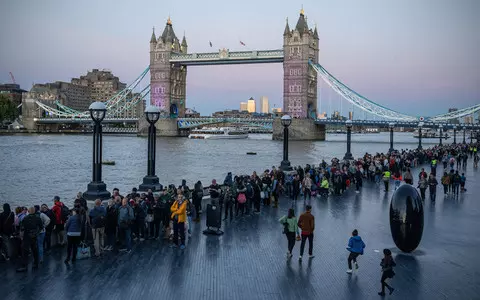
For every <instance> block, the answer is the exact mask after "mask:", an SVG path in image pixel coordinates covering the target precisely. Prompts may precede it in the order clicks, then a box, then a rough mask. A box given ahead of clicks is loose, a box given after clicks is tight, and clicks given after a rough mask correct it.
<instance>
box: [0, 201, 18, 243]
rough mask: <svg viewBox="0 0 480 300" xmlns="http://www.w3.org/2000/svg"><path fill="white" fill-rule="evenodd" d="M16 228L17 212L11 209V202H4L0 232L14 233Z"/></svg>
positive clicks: (0, 215)
mask: <svg viewBox="0 0 480 300" xmlns="http://www.w3.org/2000/svg"><path fill="white" fill-rule="evenodd" d="M14 229H15V214H14V213H13V211H11V210H10V204H8V203H5V204H3V212H2V213H1V214H0V234H5V235H7V236H10V235H12V233H13V232H14Z"/></svg>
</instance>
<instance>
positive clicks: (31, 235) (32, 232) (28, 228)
mask: <svg viewBox="0 0 480 300" xmlns="http://www.w3.org/2000/svg"><path fill="white" fill-rule="evenodd" d="M20 228H21V229H20V230H21V231H22V232H23V240H22V261H21V266H20V268H18V269H17V272H26V271H27V266H28V261H29V258H28V257H29V254H30V253H29V252H30V250H31V251H32V256H33V267H32V269H33V270H36V269H38V262H39V261H38V243H37V236H38V234H39V233H40V232H41V231H42V230H43V223H42V220H41V219H40V216H39V215H38V214H37V213H36V212H35V208H34V207H30V208H29V209H28V215H26V216H25V217H24V218H23V219H22V221H21V222H20Z"/></svg>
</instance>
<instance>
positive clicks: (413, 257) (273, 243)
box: [0, 166, 480, 300]
mask: <svg viewBox="0 0 480 300" xmlns="http://www.w3.org/2000/svg"><path fill="white" fill-rule="evenodd" d="M440 170H441V169H440ZM417 174H418V170H417V171H416V172H415V174H414V178H415V179H417V178H418V176H417ZM466 175H467V189H468V190H467V192H466V193H465V194H461V195H460V197H459V198H458V199H454V198H450V197H447V198H444V196H443V195H442V191H441V189H440V187H439V189H438V190H437V191H438V194H437V201H436V203H435V204H432V203H430V201H428V200H427V201H426V202H425V226H424V234H423V239H422V242H421V244H420V246H419V248H418V249H417V250H416V251H415V252H413V253H412V254H402V253H401V252H400V251H399V250H398V249H397V248H396V247H395V244H394V243H393V240H392V238H391V235H390V227H389V219H388V213H389V204H390V198H391V195H392V193H393V191H390V192H389V193H388V194H385V193H384V192H383V187H378V186H376V185H375V184H373V183H365V184H364V188H363V189H362V191H361V193H360V194H355V192H354V190H353V189H352V190H349V191H348V192H347V193H346V194H344V195H343V196H341V197H332V196H330V197H329V198H328V199H320V198H317V199H314V200H313V201H312V202H311V203H312V205H313V211H312V212H313V214H314V215H315V217H316V231H315V239H314V254H315V255H316V257H315V258H314V259H311V260H308V259H306V258H304V260H303V262H302V263H299V262H298V253H299V246H300V243H297V244H296V245H295V248H294V257H293V259H292V260H290V261H287V260H286V259H285V253H286V248H287V242H286V238H285V236H284V235H282V234H281V232H282V226H281V225H280V224H279V223H278V222H277V220H278V218H280V217H281V216H282V215H283V214H285V213H286V211H287V209H288V207H289V206H290V205H291V202H290V200H288V199H281V203H280V208H278V209H274V208H265V209H263V211H262V213H261V215H259V216H248V217H240V218H238V219H236V220H234V221H233V222H229V221H227V222H226V223H223V230H224V231H225V234H224V235H223V236H220V237H216V236H205V235H203V234H202V232H201V231H202V230H203V229H204V228H205V225H204V224H205V220H202V223H201V224H195V225H194V229H193V236H192V239H191V240H190V241H189V244H188V247H187V249H186V250H185V251H181V250H176V249H171V248H169V247H168V246H167V245H166V243H165V242H163V241H145V242H143V243H138V242H137V244H136V245H135V246H134V248H133V251H132V252H131V253H130V254H117V253H111V254H107V256H106V257H104V258H102V259H89V260H84V261H77V263H76V264H75V265H71V266H69V267H67V266H65V265H64V264H63V258H64V253H60V252H54V253H53V254H51V255H50V256H47V257H46V260H45V264H44V265H43V266H41V268H40V270H38V271H35V272H32V271H29V272H28V273H25V274H17V273H15V269H14V267H13V266H11V264H10V263H1V264H0V278H2V280H1V281H0V295H1V296H0V299H5V300H9V299H12V300H13V299H35V300H37V299H42V300H43V299H205V300H214V299H220V300H223V299H232V300H236V299H238V300H240V299H248V300H256V299H259V300H260V299H263V300H265V299H378V298H381V297H380V296H378V295H377V292H378V291H379V290H380V276H381V273H380V266H379V263H380V259H381V258H382V254H381V252H382V249H383V248H389V249H391V250H392V252H393V256H394V259H395V260H396V262H397V267H396V270H395V272H396V274H397V275H396V276H395V278H393V280H391V284H392V286H394V287H395V288H396V291H395V293H394V294H393V295H392V296H386V297H385V298H389V299H409V300H410V299H411V300H413V299H462V300H464V299H480V261H479V259H478V253H479V248H480V235H479V234H478V228H479V225H480V203H479V197H478V195H479V194H480V184H479V183H478V180H476V179H478V178H479V174H478V170H473V169H471V166H469V168H468V169H467V172H466ZM415 181H416V180H415ZM427 197H428V191H427ZM304 204H305V203H304V201H303V200H299V201H297V203H296V207H297V211H298V212H299V210H303V207H304ZM354 228H357V229H358V230H359V232H360V235H361V236H362V238H363V239H364V241H365V243H366V245H367V247H366V250H365V254H364V255H363V256H360V257H359V260H358V262H359V266H360V268H359V270H358V271H356V272H354V274H353V275H348V274H346V273H345V271H346V269H347V262H346V259H347V256H348V253H347V250H346V249H345V248H346V244H347V242H348V238H349V236H350V233H351V231H352V230H353V229H354ZM375 250H378V251H379V252H375Z"/></svg>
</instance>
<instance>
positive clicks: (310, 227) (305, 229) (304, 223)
mask: <svg viewBox="0 0 480 300" xmlns="http://www.w3.org/2000/svg"><path fill="white" fill-rule="evenodd" d="M311 211H312V206H311V205H307V206H306V211H305V212H304V213H303V214H302V215H301V216H300V218H299V219H298V224H297V225H298V227H300V229H302V235H301V237H302V242H301V244H300V256H299V257H298V260H299V261H302V256H303V251H304V250H305V242H306V241H307V239H308V257H309V258H314V257H315V256H314V255H313V231H314V230H315V217H314V216H313V215H312V213H311Z"/></svg>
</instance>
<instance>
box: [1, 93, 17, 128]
mask: <svg viewBox="0 0 480 300" xmlns="http://www.w3.org/2000/svg"><path fill="white" fill-rule="evenodd" d="M17 116H18V111H17V107H16V105H15V104H14V103H13V102H12V101H11V100H10V97H9V96H8V95H5V94H0V123H3V122H5V121H14V120H15V118H16V117H17Z"/></svg>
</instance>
